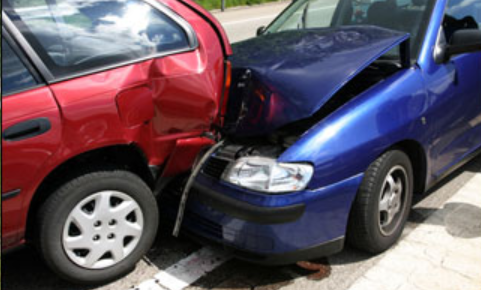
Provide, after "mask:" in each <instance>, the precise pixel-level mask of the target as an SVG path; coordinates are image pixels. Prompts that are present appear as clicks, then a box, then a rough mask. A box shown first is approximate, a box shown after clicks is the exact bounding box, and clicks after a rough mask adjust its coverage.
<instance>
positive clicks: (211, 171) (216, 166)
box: [202, 157, 229, 179]
mask: <svg viewBox="0 0 481 290" xmlns="http://www.w3.org/2000/svg"><path fill="white" fill-rule="evenodd" d="M228 165H229V161H227V160H224V159H219V158H215V157H212V158H210V159H209V160H208V161H207V162H206V164H205V165H204V168H203V169H202V173H204V174H205V175H207V176H210V177H212V178H215V179H220V178H221V176H222V174H223V173H224V171H225V170H226V168H227V166H228Z"/></svg>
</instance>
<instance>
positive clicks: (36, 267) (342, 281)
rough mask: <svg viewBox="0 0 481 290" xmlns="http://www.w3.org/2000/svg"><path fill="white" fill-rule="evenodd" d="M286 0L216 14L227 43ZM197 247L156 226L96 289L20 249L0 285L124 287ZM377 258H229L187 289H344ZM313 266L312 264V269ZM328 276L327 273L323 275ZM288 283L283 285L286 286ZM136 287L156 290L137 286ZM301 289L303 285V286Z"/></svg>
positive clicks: (465, 174)
mask: <svg viewBox="0 0 481 290" xmlns="http://www.w3.org/2000/svg"><path fill="white" fill-rule="evenodd" d="M286 5H287V2H282V3H275V4H269V5H264V6H260V7H257V8H250V9H235V10H230V11H228V12H225V13H224V14H221V15H219V14H218V13H215V14H216V16H217V17H218V18H219V19H220V20H221V21H222V23H223V24H224V25H225V27H226V30H227V31H228V33H229V37H230V39H231V41H232V42H235V41H239V40H242V39H246V38H249V37H252V36H254V35H255V30H256V29H257V27H259V26H261V25H265V24H267V23H268V22H269V21H270V20H271V19H272V18H273V17H274V16H275V15H277V14H278V13H279V12H280V11H281V10H282V9H284V7H285V6H286ZM475 174H481V157H479V158H477V159H476V160H474V161H473V162H471V163H469V164H468V165H466V166H464V167H463V168H461V169H460V170H458V171H457V172H456V173H454V174H453V175H451V176H450V177H449V178H448V179H447V180H446V181H445V182H443V183H442V184H441V185H440V186H438V187H437V188H435V189H434V190H432V191H431V192H429V193H428V194H426V195H423V196H421V197H417V199H416V201H415V206H414V209H413V211H412V214H411V216H410V222H409V224H408V226H407V230H406V231H405V235H406V234H408V233H409V232H410V231H412V230H413V229H414V228H415V227H416V226H417V225H418V224H420V223H422V222H423V221H424V220H425V219H426V218H427V217H428V216H429V215H430V214H431V213H432V212H433V211H434V210H435V209H437V208H439V207H441V205H442V204H443V203H444V202H445V201H446V200H448V199H449V198H450V197H451V196H453V195H454V194H455V193H456V192H457V191H458V190H459V189H460V188H461V187H462V186H463V185H464V184H466V183H467V182H468V181H469V180H470V179H471V178H472V177H473V176H474V175H475ZM201 248H202V246H201V245H199V244H197V243H196V242H195V241H192V240H189V239H186V238H179V239H176V238H173V237H172V236H170V231H169V230H167V228H166V227H163V228H161V230H160V233H159V235H158V237H157V241H156V243H155V245H154V247H153V248H152V249H151V251H150V252H149V253H148V255H147V256H146V257H145V259H144V260H142V261H141V262H140V263H139V264H138V265H137V267H136V269H135V271H133V272H132V273H131V274H130V275H128V276H126V277H125V278H123V279H121V280H119V281H117V282H115V283H112V284H109V285H105V286H102V287H97V288H96V287H88V286H77V285H72V284H69V283H66V282H64V281H62V280H60V279H59V278H57V277H56V276H55V275H54V274H53V273H51V272H50V271H49V269H48V268H47V267H46V266H45V264H44V263H43V262H42V261H41V259H40V258H39V257H38V255H37V254H36V253H35V251H33V250H32V249H29V248H25V249H22V250H19V251H16V252H13V253H10V254H8V255H6V256H4V257H2V272H3V273H2V289H6V290H32V289H35V290H53V289H55V290H64V289H65V290H67V289H68V290H94V289H97V290H124V289H125V290H127V289H132V288H133V287H135V286H136V285H139V284H141V283H142V282H144V281H148V280H149V279H152V278H153V277H154V276H155V274H156V273H158V272H159V271H162V270H165V269H167V268H169V267H171V266H172V265H174V264H176V263H177V262H178V261H180V260H182V259H184V258H186V257H189V256H190V255H191V254H192V253H196V252H197V251H198V250H199V249H201ZM381 257H382V255H380V256H377V257H372V256H370V255H367V254H365V253H362V252H359V251H356V250H353V249H350V248H347V249H345V250H344V251H343V252H342V253H340V254H338V255H335V256H332V257H329V258H328V259H322V260H319V261H316V265H314V268H318V269H319V270H315V271H309V270H306V269H303V268H300V267H298V266H295V265H293V266H287V267H262V266H257V265H252V264H248V263H245V262H241V261H238V260H235V259H227V262H225V263H224V264H222V265H220V266H219V267H217V268H215V269H214V270H213V271H212V272H210V273H208V274H206V275H204V276H203V277H202V278H200V280H198V281H197V282H195V283H194V284H193V285H192V286H190V287H188V288H187V289H189V290H194V289H195V290H200V289H218V290H219V289H225V290H227V289H256V290H275V289H279V288H281V287H283V286H291V287H294V288H295V286H296V285H310V286H308V289H312V288H311V287H315V288H316V289H326V290H331V289H332V290H334V289H336V290H345V289H347V288H348V287H349V286H350V285H351V284H352V283H353V282H354V281H355V280H356V279H358V278H359V277H361V276H362V275H363V274H364V273H365V272H366V271H367V270H369V269H370V268H371V267H373V265H375V263H376V262H377V261H378V260H379V259H380V258H381ZM316 266H317V267H316ZM327 276H329V277H327ZM291 287H289V288H291ZM140 289H162V288H155V287H152V288H149V287H141V288H140ZM304 289H306V288H305V287H304Z"/></svg>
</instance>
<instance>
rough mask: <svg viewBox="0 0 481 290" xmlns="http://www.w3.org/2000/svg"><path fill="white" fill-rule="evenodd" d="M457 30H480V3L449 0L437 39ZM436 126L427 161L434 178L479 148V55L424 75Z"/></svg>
mask: <svg viewBox="0 0 481 290" xmlns="http://www.w3.org/2000/svg"><path fill="white" fill-rule="evenodd" d="M459 29H481V1H472V0H449V1H448V6H447V8H446V12H445V15H444V22H443V27H442V32H441V34H440V37H441V38H443V37H444V39H445V40H446V41H447V42H449V40H450V38H451V36H452V35H453V33H454V32H455V31H457V30H459ZM426 80H427V86H428V91H429V94H430V100H431V101H432V102H433V103H436V104H437V105H435V107H436V108H435V111H436V113H435V114H432V116H431V120H430V122H432V123H435V125H434V127H435V130H434V133H433V136H432V137H433V138H432V139H431V142H430V143H431V144H432V147H431V148H430V152H429V154H430V157H431V158H430V159H431V160H434V161H433V164H431V172H432V173H433V175H434V176H433V177H434V178H437V177H439V176H440V175H442V174H443V173H445V172H446V171H447V170H448V169H449V168H451V167H452V166H453V165H455V164H456V163H458V162H460V161H461V160H462V159H463V158H464V157H466V156H468V155H469V154H470V153H473V152H474V151H475V150H477V149H479V148H480V147H481V53H468V54H463V55H459V56H454V57H452V58H451V59H450V60H449V61H447V62H444V63H438V64H436V65H434V69H432V70H431V71H430V72H429V73H427V74H426Z"/></svg>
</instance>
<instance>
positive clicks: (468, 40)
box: [445, 29, 481, 60]
mask: <svg viewBox="0 0 481 290" xmlns="http://www.w3.org/2000/svg"><path fill="white" fill-rule="evenodd" d="M474 52H481V30H478V29H462V30H458V31H456V32H455V33H454V34H453V36H452V37H451V40H450V42H449V44H448V45H447V46H446V51H445V60H449V59H450V58H451V57H452V56H455V55H460V54H464V53H474Z"/></svg>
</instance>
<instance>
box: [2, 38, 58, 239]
mask: <svg viewBox="0 0 481 290" xmlns="http://www.w3.org/2000/svg"><path fill="white" fill-rule="evenodd" d="M2 34H3V36H2V111H3V112H2V130H3V131H2V154H3V156H2V248H8V247H10V246H12V245H11V243H14V242H17V237H18V236H19V235H22V232H21V231H23V228H22V227H20V225H19V223H20V219H19V218H18V217H19V216H21V214H22V211H23V210H25V207H23V206H22V204H23V196H25V195H26V194H27V193H28V192H30V191H32V190H34V188H35V187H36V185H34V184H32V180H34V178H33V177H34V174H38V172H39V169H40V168H41V167H42V164H44V163H45V162H46V160H47V159H48V158H50V157H51V156H52V155H54V154H55V151H56V149H57V148H58V144H59V142H60V135H61V121H60V113H59V108H58V106H57V103H56V101H55V99H54V96H53V95H52V92H51V91H50V89H49V88H48V87H47V86H45V85H43V84H42V82H41V81H40V79H39V78H38V77H37V75H36V73H35V71H34V70H33V69H31V66H30V65H29V63H28V62H27V61H26V59H25V57H24V56H23V55H22V54H21V52H20V51H19V50H18V49H17V48H16V47H15V46H14V45H13V42H9V41H8V40H7V39H5V38H4V37H7V35H5V31H2ZM23 214H24V213H23Z"/></svg>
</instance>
